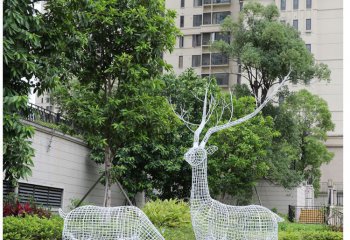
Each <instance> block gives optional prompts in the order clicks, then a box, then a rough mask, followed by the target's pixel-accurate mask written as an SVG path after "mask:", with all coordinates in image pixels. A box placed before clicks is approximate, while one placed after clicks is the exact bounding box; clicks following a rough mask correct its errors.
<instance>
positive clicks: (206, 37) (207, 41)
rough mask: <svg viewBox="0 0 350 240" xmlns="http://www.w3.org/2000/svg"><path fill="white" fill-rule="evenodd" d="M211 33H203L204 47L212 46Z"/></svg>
mask: <svg viewBox="0 0 350 240" xmlns="http://www.w3.org/2000/svg"><path fill="white" fill-rule="evenodd" d="M210 40H211V33H203V37H202V45H205V46H206V45H210Z"/></svg>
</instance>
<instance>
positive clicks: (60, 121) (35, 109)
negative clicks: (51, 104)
mask: <svg viewBox="0 0 350 240" xmlns="http://www.w3.org/2000/svg"><path fill="white" fill-rule="evenodd" d="M20 115H21V116H22V118H23V119H25V120H27V121H30V122H35V123H39V124H40V122H44V123H49V124H54V125H57V126H59V125H64V126H66V127H69V128H71V129H73V130H74V132H76V133H81V131H80V130H79V129H78V128H76V127H75V126H74V124H73V123H72V122H71V121H68V120H67V119H65V118H64V117H63V116H62V115H61V114H60V113H55V112H53V111H50V110H48V109H45V108H43V107H40V106H37V105H35V104H32V103H29V104H28V108H27V110H26V111H22V112H20Z"/></svg>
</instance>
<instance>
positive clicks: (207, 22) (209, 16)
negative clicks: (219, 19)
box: [203, 13, 211, 25]
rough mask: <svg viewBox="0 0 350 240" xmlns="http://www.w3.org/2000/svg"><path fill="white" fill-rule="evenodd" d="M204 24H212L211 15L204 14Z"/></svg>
mask: <svg viewBox="0 0 350 240" xmlns="http://www.w3.org/2000/svg"><path fill="white" fill-rule="evenodd" d="M203 24H204V25H206V24H211V13H203Z"/></svg>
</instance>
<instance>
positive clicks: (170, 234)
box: [158, 224, 196, 240]
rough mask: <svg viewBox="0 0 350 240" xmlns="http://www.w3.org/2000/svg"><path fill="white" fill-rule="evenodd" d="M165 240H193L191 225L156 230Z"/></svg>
mask: <svg viewBox="0 0 350 240" xmlns="http://www.w3.org/2000/svg"><path fill="white" fill-rule="evenodd" d="M158 229H159V231H160V233H161V234H162V235H163V237H164V238H165V239H166V240H195V239H196V238H195V236H194V232H193V229H192V225H190V224H188V225H187V226H184V227H177V228H158Z"/></svg>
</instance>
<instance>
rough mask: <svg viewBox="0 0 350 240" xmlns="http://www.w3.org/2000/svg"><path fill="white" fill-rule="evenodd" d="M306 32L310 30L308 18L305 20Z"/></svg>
mask: <svg viewBox="0 0 350 240" xmlns="http://www.w3.org/2000/svg"><path fill="white" fill-rule="evenodd" d="M306 30H308V31H310V30H311V19H310V18H308V19H306Z"/></svg>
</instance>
